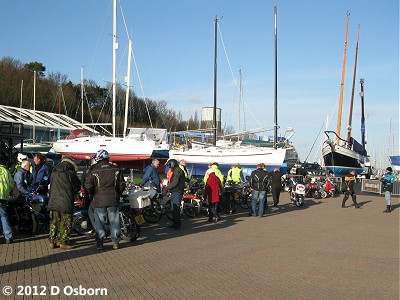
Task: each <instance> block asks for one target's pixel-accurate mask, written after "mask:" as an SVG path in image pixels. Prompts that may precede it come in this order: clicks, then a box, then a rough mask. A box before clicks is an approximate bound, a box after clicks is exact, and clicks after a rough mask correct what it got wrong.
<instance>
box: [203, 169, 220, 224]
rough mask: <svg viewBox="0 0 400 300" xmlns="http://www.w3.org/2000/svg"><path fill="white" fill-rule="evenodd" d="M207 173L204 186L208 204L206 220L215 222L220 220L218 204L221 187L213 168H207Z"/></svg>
mask: <svg viewBox="0 0 400 300" xmlns="http://www.w3.org/2000/svg"><path fill="white" fill-rule="evenodd" d="M207 173H208V179H207V182H206V185H205V187H204V197H205V198H207V200H208V205H209V210H208V222H214V223H217V222H218V221H219V220H220V217H219V214H218V205H219V203H220V201H221V199H220V195H222V192H223V187H222V184H221V180H220V179H219V178H218V176H217V175H215V172H214V170H213V169H211V168H210V169H208V170H207Z"/></svg>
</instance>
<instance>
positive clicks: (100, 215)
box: [85, 149, 126, 250]
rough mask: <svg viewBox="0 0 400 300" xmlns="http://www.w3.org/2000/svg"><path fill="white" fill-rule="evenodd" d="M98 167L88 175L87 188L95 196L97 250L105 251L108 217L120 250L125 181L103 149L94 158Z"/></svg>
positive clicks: (115, 242)
mask: <svg viewBox="0 0 400 300" xmlns="http://www.w3.org/2000/svg"><path fill="white" fill-rule="evenodd" d="M93 158H94V159H95V161H96V162H97V164H96V165H94V166H93V168H92V169H91V171H90V173H89V174H87V177H86V181H85V187H86V189H87V190H88V191H89V193H91V194H92V195H93V201H92V206H93V207H94V219H95V222H94V223H95V229H96V248H97V250H102V249H103V241H104V238H105V231H104V224H105V222H106V215H107V216H108V220H109V222H110V227H111V240H112V241H113V248H114V249H119V242H120V241H121V237H120V236H121V224H120V220H119V206H118V205H119V198H120V197H121V194H122V192H123V191H124V189H125V184H126V182H125V179H124V176H123V174H122V172H121V170H120V168H119V167H118V166H117V165H115V164H112V163H110V162H109V161H108V160H109V154H108V152H107V151H106V150H104V149H101V150H99V151H97V152H96V153H95V155H94V156H93Z"/></svg>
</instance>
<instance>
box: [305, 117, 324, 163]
mask: <svg viewBox="0 0 400 300" xmlns="http://www.w3.org/2000/svg"><path fill="white" fill-rule="evenodd" d="M324 125H325V122H323V123H322V126H321V128H320V130H319V132H318V135H317V137H316V138H315V140H314V143H313V144H312V146H311V149H310V152H308V155H307V157H306V160H305V161H307V159H308V157H309V156H310V154H311V151H312V149H313V148H314V146H315V143H316V142H317V139H318V137H319V135H320V134H321V131H322V128H324Z"/></svg>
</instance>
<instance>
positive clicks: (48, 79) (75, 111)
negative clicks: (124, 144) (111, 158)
mask: <svg viewBox="0 0 400 300" xmlns="http://www.w3.org/2000/svg"><path fill="white" fill-rule="evenodd" d="M45 71H46V67H45V66H44V65H43V63H40V62H36V61H35V62H30V63H25V64H24V63H22V62H21V61H20V60H17V59H14V58H12V57H9V56H7V57H3V58H2V59H1V60H0V95H1V99H0V100H1V104H3V105H8V106H13V107H22V108H27V109H33V105H34V103H33V102H34V92H33V91H34V72H36V88H35V89H36V93H35V95H36V96H35V99H36V100H35V108H36V110H40V111H46V112H52V113H61V114H65V115H67V116H68V117H71V118H73V119H75V120H77V122H81V120H82V113H81V111H82V96H81V95H82V94H81V84H80V83H79V84H74V83H73V82H71V81H70V80H69V79H68V76H67V75H64V74H60V73H52V72H49V73H48V74H47V76H46V75H45ZM83 83H84V84H83V86H84V93H83V95H84V97H83V107H84V110H83V111H84V112H83V122H84V123H111V121H112V120H111V118H112V86H111V84H109V85H108V86H106V87H100V86H99V85H98V84H97V83H96V82H95V81H93V80H90V79H86V80H84V82H83ZM116 90H117V93H116V134H117V135H120V136H122V135H123V126H124V116H125V101H126V100H125V97H126V96H125V94H126V90H125V88H124V87H123V86H121V85H119V84H117V87H116ZM129 103H130V105H129V110H128V127H150V126H151V124H152V126H153V127H154V128H166V129H167V130H168V131H183V130H188V129H189V130H197V129H199V128H200V120H199V118H198V113H197V111H196V112H195V114H194V116H190V118H189V119H188V120H183V118H182V113H181V112H180V111H175V110H173V109H170V108H168V106H167V102H166V101H164V100H161V101H155V100H152V99H149V98H145V99H143V98H140V97H137V96H136V95H135V93H130V97H129ZM150 120H151V123H150ZM96 129H98V130H100V128H97V127H96ZM107 130H109V132H112V131H111V127H110V128H108V129H107Z"/></svg>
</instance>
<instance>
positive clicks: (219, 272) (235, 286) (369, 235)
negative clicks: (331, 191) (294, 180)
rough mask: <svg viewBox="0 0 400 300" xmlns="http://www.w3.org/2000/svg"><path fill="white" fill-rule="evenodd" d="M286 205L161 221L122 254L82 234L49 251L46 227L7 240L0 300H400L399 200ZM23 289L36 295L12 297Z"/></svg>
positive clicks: (285, 200) (0, 264) (1, 247)
mask: <svg viewBox="0 0 400 300" xmlns="http://www.w3.org/2000/svg"><path fill="white" fill-rule="evenodd" d="M281 197H282V199H281V203H280V207H279V208H278V209H275V208H271V207H269V208H268V215H267V216H266V217H264V218H257V217H249V216H248V212H247V211H245V210H243V209H240V208H239V212H238V213H236V214H234V215H222V221H221V222H219V223H218V224H210V223H207V222H206V218H205V217H203V216H201V217H199V218H195V219H189V218H187V217H184V219H183V229H182V230H179V231H174V230H171V229H168V228H166V227H167V225H168V222H167V218H166V217H165V216H164V217H163V218H162V219H161V222H160V223H159V224H155V225H145V226H144V228H143V231H142V237H141V238H139V239H138V240H137V241H135V242H124V241H123V242H121V249H119V250H112V244H111V241H109V242H108V243H106V244H105V250H103V251H100V252H99V251H97V250H96V249H95V247H94V245H95V242H94V238H93V237H83V236H78V235H76V234H73V235H72V239H71V242H72V243H73V244H74V246H75V247H74V248H73V249H72V250H69V251H63V250H60V249H49V247H48V240H47V234H46V233H45V230H44V229H43V228H42V232H41V233H39V234H36V235H35V236H22V235H19V234H15V243H13V244H11V245H6V244H5V243H4V238H2V237H1V239H0V251H1V255H0V274H1V275H0V276H1V281H0V288H1V291H0V295H1V296H0V299H92V298H93V297H92V296H88V295H85V296H84V295H80V296H73V295H72V296H69V297H68V296H67V294H69V293H70V292H71V290H70V287H72V288H77V289H78V288H79V286H82V288H83V289H86V291H87V292H90V290H89V289H95V288H105V289H107V297H105V296H103V297H104V298H108V299H399V211H400V209H399V198H394V199H393V202H394V211H393V212H392V213H391V214H384V213H382V211H383V210H384V209H385V200H384V198H383V197H380V196H376V195H370V194H368V195H367V194H361V195H358V201H359V203H360V204H361V205H362V208H361V209H358V210H356V209H354V207H349V208H347V209H343V208H341V198H342V197H337V198H327V199H319V200H314V199H307V200H306V203H305V205H304V207H302V208H296V207H294V206H292V205H291V204H290V203H289V197H288V195H287V193H284V192H283V193H282V196H281ZM350 203H351V199H350V200H349V203H348V204H349V205H350ZM21 285H22V286H23V287H24V288H25V291H24V292H25V294H30V296H29V295H25V296H19V295H16V292H18V290H19V289H21V288H19V287H18V286H21ZM6 286H10V287H11V288H12V289H13V293H12V295H10V296H8V297H5V296H3V292H4V290H3V289H4V287H6ZM51 286H55V289H56V288H57V287H58V288H59V289H60V292H59V294H58V295H50V292H51ZM29 288H31V292H29ZM35 288H36V291H37V293H38V294H39V293H40V292H43V291H44V292H45V293H46V295H47V296H44V295H32V293H33V292H34V291H35ZM64 288H66V290H65V291H64ZM91 291H94V290H91ZM6 292H7V290H6ZM81 293H82V292H81ZM102 293H103V294H104V291H103V292H102ZM97 294H98V296H96V297H95V298H103V297H102V296H101V295H100V294H101V291H98V293H97Z"/></svg>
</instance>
